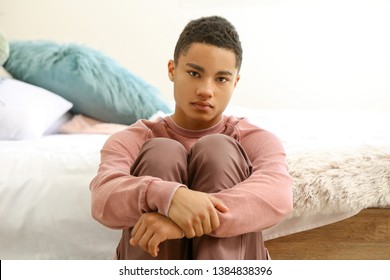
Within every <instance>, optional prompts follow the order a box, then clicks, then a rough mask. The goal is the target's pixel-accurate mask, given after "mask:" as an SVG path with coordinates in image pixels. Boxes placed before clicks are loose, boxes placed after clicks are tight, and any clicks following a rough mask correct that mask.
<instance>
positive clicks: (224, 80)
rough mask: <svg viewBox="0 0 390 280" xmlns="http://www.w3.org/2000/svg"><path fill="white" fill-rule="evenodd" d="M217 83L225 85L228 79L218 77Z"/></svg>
mask: <svg viewBox="0 0 390 280" xmlns="http://www.w3.org/2000/svg"><path fill="white" fill-rule="evenodd" d="M217 81H218V82H221V83H226V82H227V81H228V79H226V78H225V77H219V78H217Z"/></svg>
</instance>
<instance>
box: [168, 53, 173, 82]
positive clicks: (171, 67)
mask: <svg viewBox="0 0 390 280" xmlns="http://www.w3.org/2000/svg"><path fill="white" fill-rule="evenodd" d="M168 77H169V79H170V80H171V81H172V82H173V80H174V79H175V62H174V61H173V60H172V59H171V60H169V61H168Z"/></svg>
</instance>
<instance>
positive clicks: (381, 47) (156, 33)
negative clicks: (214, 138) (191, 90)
mask: <svg viewBox="0 0 390 280" xmlns="http://www.w3.org/2000/svg"><path fill="white" fill-rule="evenodd" d="M213 14H219V15H223V16H226V17H227V18H228V19H229V20H230V21H231V22H232V23H233V24H234V25H235V26H236V28H237V29H238V31H239V33H240V35H241V41H242V44H243V48H244V62H243V66H242V71H241V76H242V78H241V81H240V83H239V84H238V87H237V89H236V92H235V95H234V97H233V101H232V102H233V104H235V105H240V106H250V107H253V106H255V107H259V108H265V109H284V108H293V109H315V110H317V109H321V110H376V111H390V51H389V50H390V34H389V30H390V16H389V15H390V0H360V1H359V0H328V1H322V0H280V1H272V0H262V1H261V0H258V1H256V0H240V1H234V0H213V1H209V0H197V1H193V0H192V1H190V0H167V1H153V0H142V1H141V0H140V1H135V0H99V1H96V0H57V1H52V0H0V29H2V31H3V32H5V34H6V35H7V37H8V38H9V40H19V39H22V40H27V39H33V40H35V39H50V40H55V41H58V42H77V43H82V44H86V45H88V46H91V47H94V48H96V49H99V50H101V51H103V52H105V53H106V54H108V55H109V56H111V57H113V58H115V59H116V60H118V61H119V62H120V63H121V64H122V65H124V66H126V67H127V68H128V69H129V70H131V71H132V72H134V73H136V74H138V75H140V76H141V77H143V78H144V79H145V80H147V81H149V82H150V83H152V84H153V85H155V86H156V87H158V88H159V89H160V90H161V91H162V92H163V94H164V95H165V96H166V98H167V99H171V90H172V85H171V83H170V82H169V80H168V78H167V74H166V66H167V61H168V59H170V58H171V57H172V54H173V48H174V45H175V43H176V40H177V37H178V35H179V33H180V32H181V30H182V29H183V27H184V25H185V24H186V23H187V22H188V21H189V20H191V19H193V18H197V17H200V16H204V15H213Z"/></svg>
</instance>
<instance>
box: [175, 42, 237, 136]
mask: <svg viewBox="0 0 390 280" xmlns="http://www.w3.org/2000/svg"><path fill="white" fill-rule="evenodd" d="M235 65H236V56H235V54H234V52H233V51H231V50H226V49H222V48H219V47H216V46H213V45H207V44H201V43H194V44H192V45H191V46H190V48H189V50H188V51H187V53H185V54H182V55H180V57H179V59H178V61H177V63H176V64H175V62H174V61H172V60H170V61H169V63H168V74H169V77H170V79H171V80H172V81H173V82H174V98H175V102H176V106H175V112H174V114H173V115H172V118H173V120H174V121H175V122H176V124H178V125H179V126H181V127H183V128H186V129H192V130H199V129H205V128H209V127H212V126H214V125H215V124H217V123H218V122H219V121H220V120H221V114H222V113H223V111H224V110H225V108H226V106H227V105H228V103H229V101H230V98H231V96H232V94H233V91H234V89H235V87H236V84H237V82H238V80H239V78H240V77H239V74H238V69H237V68H236V66H235Z"/></svg>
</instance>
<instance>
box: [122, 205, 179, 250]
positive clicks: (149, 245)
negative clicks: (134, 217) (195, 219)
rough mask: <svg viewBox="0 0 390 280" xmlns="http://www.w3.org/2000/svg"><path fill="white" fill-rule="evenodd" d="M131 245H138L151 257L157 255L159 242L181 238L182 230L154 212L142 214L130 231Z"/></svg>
mask: <svg viewBox="0 0 390 280" xmlns="http://www.w3.org/2000/svg"><path fill="white" fill-rule="evenodd" d="M131 236H132V238H131V239H130V241H129V243H130V245H132V246H137V245H139V246H140V247H141V248H142V249H143V250H144V251H146V252H148V253H149V254H150V255H151V256H152V257H157V255H158V251H159V248H158V246H159V245H160V243H161V242H164V241H166V240H168V239H179V238H183V237H184V234H183V231H182V230H181V229H180V227H178V226H177V225H176V224H175V223H174V222H172V221H171V220H170V219H169V218H167V217H165V216H163V215H160V214H158V213H156V212H151V213H145V214H142V216H141V218H140V219H139V220H138V222H137V223H136V224H135V226H134V228H133V230H132V231H131Z"/></svg>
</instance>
